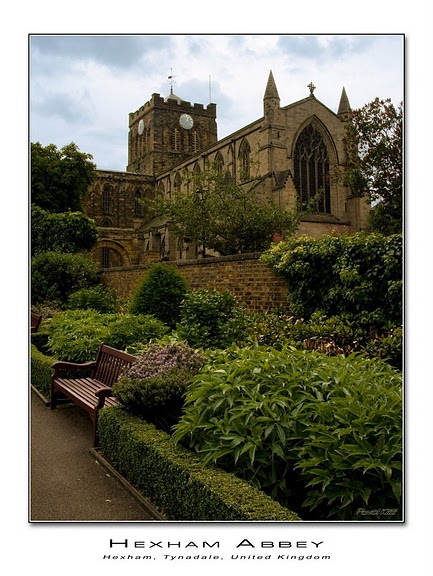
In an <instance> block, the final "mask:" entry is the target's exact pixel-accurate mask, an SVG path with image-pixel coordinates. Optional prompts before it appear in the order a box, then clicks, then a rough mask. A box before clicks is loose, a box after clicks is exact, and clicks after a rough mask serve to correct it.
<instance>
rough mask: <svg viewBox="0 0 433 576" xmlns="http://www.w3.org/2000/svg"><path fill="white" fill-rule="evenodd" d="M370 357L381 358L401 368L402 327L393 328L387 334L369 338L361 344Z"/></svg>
mask: <svg viewBox="0 0 433 576" xmlns="http://www.w3.org/2000/svg"><path fill="white" fill-rule="evenodd" d="M363 351H364V352H365V353H366V355H367V356H369V357H370V358H382V359H383V360H384V361H385V362H388V364H391V366H395V368H398V369H399V370H402V368H403V329H402V328H393V329H392V330H390V332H389V334H386V335H384V336H382V337H379V338H375V339H374V340H370V341H369V342H367V343H366V344H365V345H364V346H363Z"/></svg>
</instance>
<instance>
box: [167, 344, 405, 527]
mask: <svg viewBox="0 0 433 576" xmlns="http://www.w3.org/2000/svg"><path fill="white" fill-rule="evenodd" d="M401 402H402V396H401V373H399V372H398V371H396V370H394V369H393V368H391V367H390V366H389V365H387V364H385V363H384V362H381V361H379V360H374V361H373V360H368V359H366V358H364V357H362V356H359V355H358V356H356V355H350V356H349V357H347V358H346V357H344V356H335V357H329V356H326V355H324V354H319V353H316V352H305V351H297V350H294V349H290V348H288V347H283V348H282V349H281V350H276V349H275V348H268V347H259V346H256V347H253V348H250V349H249V348H243V349H240V348H235V347H232V348H231V349H228V350H225V351H215V352H214V353H213V354H212V355H211V357H210V361H209V363H208V364H207V365H206V366H205V367H204V368H203V369H202V370H201V372H200V373H199V374H198V375H197V376H196V377H195V379H194V381H193V383H192V384H191V385H190V386H189V387H188V392H187V396H186V408H185V411H184V415H183V417H182V419H181V420H180V422H179V424H178V425H177V426H175V432H174V435H173V437H174V439H175V440H176V441H177V442H182V443H185V444H186V445H188V446H189V447H190V448H192V449H193V450H195V451H196V452H197V455H198V456H199V458H200V459H201V461H203V462H204V463H206V464H207V463H217V464H218V465H219V466H221V467H223V468H224V469H225V470H229V471H232V472H235V473H236V474H237V475H239V476H240V477H242V478H244V479H245V480H247V481H249V482H251V483H252V484H254V485H255V486H257V487H258V488H260V489H262V490H263V491H265V492H266V493H268V494H270V495H271V496H272V497H273V498H275V499H277V500H278V501H279V502H280V503H282V504H283V505H285V506H288V507H289V508H291V509H294V510H295V511H297V512H298V513H299V514H300V516H302V517H303V518H304V519H310V518H311V519H322V520H323V519H327V518H328V517H331V518H333V519H347V518H350V519H354V518H355V516H356V513H357V510H358V509H359V508H369V509H374V508H390V509H396V510H397V513H396V515H397V516H398V515H399V514H400V509H401V506H400V496H401V494H400V491H401V463H402V454H401V452H402V406H401ZM301 503H302V507H300V504H301ZM360 519H362V518H360ZM363 519H367V518H366V517H364V518H363ZM388 519H390V518H388Z"/></svg>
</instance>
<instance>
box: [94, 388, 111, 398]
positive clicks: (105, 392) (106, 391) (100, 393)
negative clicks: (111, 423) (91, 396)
mask: <svg viewBox="0 0 433 576" xmlns="http://www.w3.org/2000/svg"><path fill="white" fill-rule="evenodd" d="M95 395H96V396H97V397H98V398H107V397H108V396H112V395H113V391H112V390H111V388H110V387H109V386H101V388H98V390H96V391H95Z"/></svg>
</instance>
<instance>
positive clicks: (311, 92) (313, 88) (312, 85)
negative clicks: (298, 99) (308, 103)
mask: <svg viewBox="0 0 433 576" xmlns="http://www.w3.org/2000/svg"><path fill="white" fill-rule="evenodd" d="M307 88H309V89H310V96H314V94H313V92H314V90H315V89H316V87H315V86H314V84H313V83H312V82H310V83H309V84H308V86H307Z"/></svg>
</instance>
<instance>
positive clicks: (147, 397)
mask: <svg viewBox="0 0 433 576" xmlns="http://www.w3.org/2000/svg"><path fill="white" fill-rule="evenodd" d="M205 363H206V359H205V357H204V355H202V354H200V353H199V352H197V351H196V350H193V349H192V348H189V347H188V346H187V345H186V344H184V343H181V342H171V343H169V344H166V345H160V344H149V345H148V346H147V347H146V349H145V351H144V352H142V353H141V354H140V356H138V358H137V361H136V362H135V363H134V364H133V365H132V366H130V367H129V368H128V369H127V370H126V371H125V372H124V373H123V374H122V376H121V377H120V379H119V380H118V382H117V383H116V384H114V385H113V394H114V396H115V397H116V398H117V400H118V401H119V402H120V403H121V404H122V405H123V406H124V408H125V409H126V410H127V411H128V412H131V413H133V414H136V415H139V416H142V417H144V418H145V419H146V420H147V421H148V422H152V423H154V424H156V425H157V426H158V428H162V429H163V430H165V431H167V432H169V431H170V429H171V427H172V425H173V424H174V423H176V422H177V421H178V420H179V418H180V415H181V410H182V407H183V403H184V396H185V392H186V388H187V386H188V384H189V383H190V382H191V381H192V378H193V376H194V375H195V374H196V373H197V372H198V371H199V370H200V368H202V366H203V365H204V364H205Z"/></svg>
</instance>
